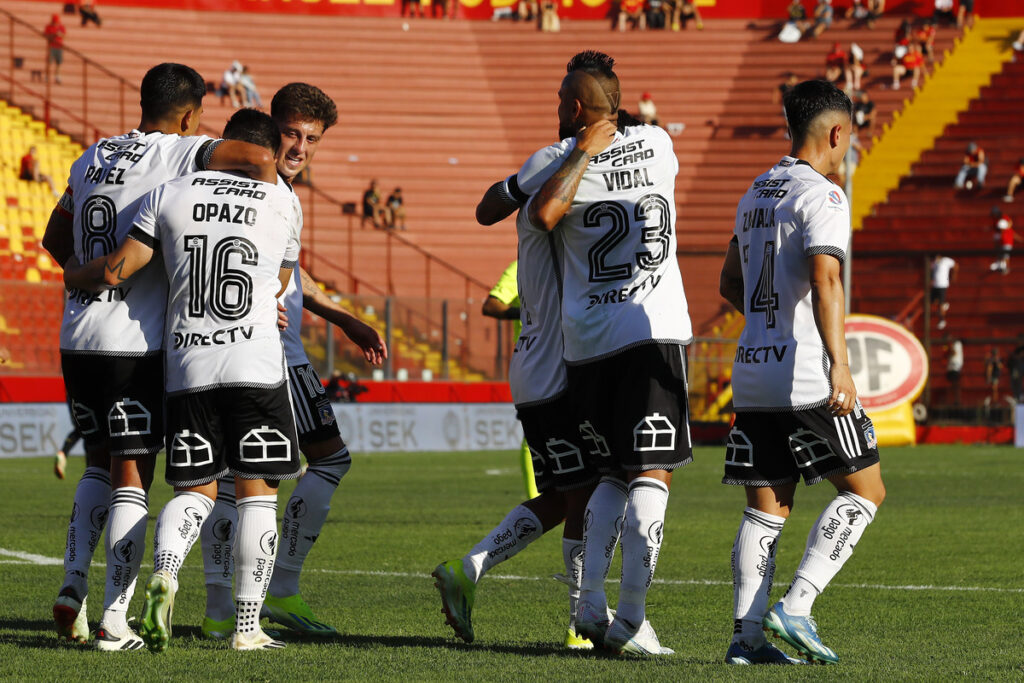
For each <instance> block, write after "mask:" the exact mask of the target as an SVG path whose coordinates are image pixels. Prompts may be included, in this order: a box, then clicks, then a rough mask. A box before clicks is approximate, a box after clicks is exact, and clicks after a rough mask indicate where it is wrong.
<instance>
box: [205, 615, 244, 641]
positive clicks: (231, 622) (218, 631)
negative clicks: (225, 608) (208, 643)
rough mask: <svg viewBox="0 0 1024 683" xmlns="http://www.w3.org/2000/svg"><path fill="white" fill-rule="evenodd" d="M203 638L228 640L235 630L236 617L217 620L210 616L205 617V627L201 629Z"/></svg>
mask: <svg viewBox="0 0 1024 683" xmlns="http://www.w3.org/2000/svg"><path fill="white" fill-rule="evenodd" d="M200 631H201V632H202V634H203V638H208V639H210V640H227V639H228V638H230V637H231V634H232V633H234V632H235V617H234V616H230V617H228V618H227V619H223V620H221V621H217V620H215V619H211V618H210V617H203V627H202V629H200Z"/></svg>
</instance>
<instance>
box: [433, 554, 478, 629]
mask: <svg viewBox="0 0 1024 683" xmlns="http://www.w3.org/2000/svg"><path fill="white" fill-rule="evenodd" d="M430 575H431V576H433V577H434V578H435V579H436V581H434V585H435V586H437V590H439V591H441V611H442V612H444V614H445V617H446V621H447V623H448V625H449V626H451V627H452V629H453V630H454V631H455V635H457V636H458V637H459V638H462V639H463V640H464V641H466V642H467V643H472V642H473V600H474V599H475V598H476V584H475V583H473V582H472V581H470V580H469V577H468V576H466V572H465V571H464V570H463V569H462V560H449V561H448V562H442V563H441V564H439V565H437V568H436V569H435V570H434V571H433V572H431V574H430Z"/></svg>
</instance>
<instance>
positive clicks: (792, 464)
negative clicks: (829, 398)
mask: <svg viewBox="0 0 1024 683" xmlns="http://www.w3.org/2000/svg"><path fill="white" fill-rule="evenodd" d="M877 462H878V439H877V438H876V437H875V427H874V425H873V424H871V418H869V417H868V416H867V415H866V414H865V413H864V410H863V409H862V408H861V407H860V406H859V405H858V406H857V408H856V409H855V410H854V411H853V412H852V413H850V414H849V415H846V416H845V417H836V416H834V415H832V413H831V411H830V410H829V409H828V407H826V406H819V407H817V408H809V409H807V410H796V411H792V412H750V413H736V423H735V424H734V425H733V428H732V431H730V432H729V440H728V443H727V444H726V447H725V476H724V477H723V478H722V483H724V484H736V485H739V486H779V485H782V484H789V483H795V482H798V481H800V478H801V477H803V480H804V481H805V482H806V483H807V485H808V486H809V485H811V484H817V483H818V482H819V481H821V480H822V479H827V478H828V477H831V476H834V475H837V474H852V473H854V472H858V471H860V470H863V469H865V468H867V467H870V466H872V465H874V464H875V463H877Z"/></svg>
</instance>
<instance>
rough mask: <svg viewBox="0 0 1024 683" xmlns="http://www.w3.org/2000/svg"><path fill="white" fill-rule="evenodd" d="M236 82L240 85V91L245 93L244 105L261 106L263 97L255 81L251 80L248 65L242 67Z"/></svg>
mask: <svg viewBox="0 0 1024 683" xmlns="http://www.w3.org/2000/svg"><path fill="white" fill-rule="evenodd" d="M238 83H239V85H241V86H242V91H243V92H244V93H245V106H247V107H262V106H263V98H261V97H260V91H259V90H257V89H256V81H254V80H253V78H252V72H251V71H249V67H248V66H243V67H242V74H241V76H239V77H238Z"/></svg>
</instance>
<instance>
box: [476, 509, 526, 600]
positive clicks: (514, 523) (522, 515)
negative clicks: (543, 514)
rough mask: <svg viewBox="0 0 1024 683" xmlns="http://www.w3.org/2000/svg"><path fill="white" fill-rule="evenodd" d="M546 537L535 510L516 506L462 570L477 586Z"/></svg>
mask: <svg viewBox="0 0 1024 683" xmlns="http://www.w3.org/2000/svg"><path fill="white" fill-rule="evenodd" d="M543 535H544V527H543V526H542V525H541V523H540V520H539V519H537V515H535V514H533V510H531V509H530V508H528V507H525V506H523V505H517V506H515V507H514V508H513V509H512V511H511V512H509V513H508V514H507V515H505V519H503V520H501V524H499V525H498V526H496V527H494V528H493V529H491V530H490V531H489V532H488V533H487V535H486V536H484V537H483V538H482V539H480V542H479V543H477V544H476V545H475V546H473V549H472V550H470V551H469V552H468V553H467V554H466V556H465V557H463V558H462V569H463V571H465V572H466V576H467V577H469V580H470V581H472V582H473V583H476V582H477V581H479V580H480V579H481V578H482V577H483V575H484V574H486V573H487V570H489V569H490V568H491V567H493V566H494V565H496V564H501V563H502V562H504V561H505V560H507V559H508V558H510V557H512V556H513V555H515V554H516V553H518V552H519V551H520V550H522V549H523V548H525V547H526V546H528V545H530V544H531V543H533V542H534V541H536V540H537V539H538V538H540V537H541V536H543Z"/></svg>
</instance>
